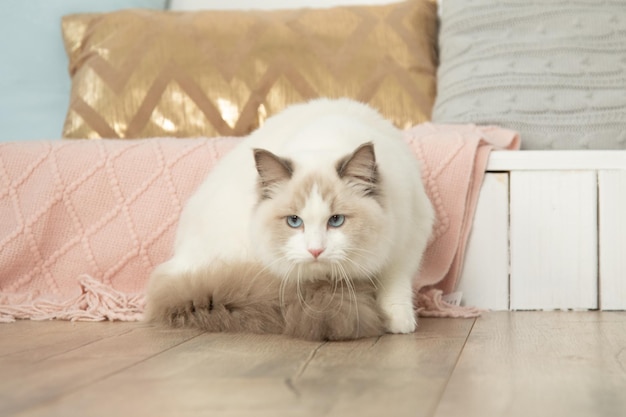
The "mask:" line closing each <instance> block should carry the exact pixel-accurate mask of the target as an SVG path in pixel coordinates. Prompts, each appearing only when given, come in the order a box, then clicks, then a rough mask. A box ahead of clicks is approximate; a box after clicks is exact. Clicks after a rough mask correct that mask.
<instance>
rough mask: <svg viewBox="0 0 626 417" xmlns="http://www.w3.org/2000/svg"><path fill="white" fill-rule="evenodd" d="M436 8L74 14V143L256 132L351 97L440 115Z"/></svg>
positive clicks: (400, 115)
mask: <svg viewBox="0 0 626 417" xmlns="http://www.w3.org/2000/svg"><path fill="white" fill-rule="evenodd" d="M436 33H437V12H436V4H435V3H434V2H432V1H430V0H409V1H406V2H402V3H395V4H388V5H380V6H352V7H335V8H330V9H297V10H273V11H261V10H258V11H217V10H215V11H196V12H168V11H151V10H122V11H118V12H113V13H105V14H78V15H70V16H66V17H64V18H63V36H64V40H65V47H66V50H67V52H68V55H69V59H70V74H71V76H72V92H71V100H70V107H69V110H68V113H67V118H66V121H65V126H64V130H63V136H64V137H66V138H144V137H154V136H178V137H190V136H216V135H226V136H230V135H235V136H236V135H245V134H247V133H249V132H251V131H252V130H254V129H256V128H257V127H259V126H260V125H261V124H262V123H263V121H264V120H265V119H266V118H267V117H269V116H271V115H272V114H274V113H276V112H278V111H280V110H282V109H283V108H285V107H286V106H288V105H289V104H292V103H295V102H300V101H304V100H308V99H312V98H315V97H320V96H325V97H351V98H354V99H357V100H360V101H363V102H366V103H369V104H371V105H372V106H373V107H375V108H378V109H379V110H380V111H381V112H382V113H383V114H384V115H385V116H386V117H388V118H389V119H391V120H393V121H394V122H395V123H396V125H397V126H399V127H402V128H406V127H409V126H411V125H413V124H416V123H419V122H422V121H425V120H429V119H430V114H431V109H432V106H433V102H434V96H435V72H436V64H437V63H436V59H437V57H436Z"/></svg>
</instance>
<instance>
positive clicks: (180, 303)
mask: <svg viewBox="0 0 626 417" xmlns="http://www.w3.org/2000/svg"><path fill="white" fill-rule="evenodd" d="M160 271H161V270H160V269H157V270H156V272H155V273H154V274H153V276H152V277H151V278H150V285H149V288H148V304H147V306H146V313H145V315H146V318H147V319H148V320H150V321H155V322H162V323H166V324H168V325H171V326H174V327H197V328H201V329H204V330H207V331H209V332H252V333H276V334H285V335H288V336H292V337H298V338H302V339H309V340H346V339H357V338H362V337H372V336H380V335H382V334H384V332H385V327H384V319H383V313H382V312H381V310H380V308H379V307H378V304H377V303H376V297H375V289H374V287H373V284H372V283H371V282H370V281H366V280H355V281H354V282H352V281H351V282H349V283H347V282H345V281H343V280H339V281H331V280H329V279H328V278H326V277H323V278H321V279H319V280H317V281H309V282H303V283H300V284H296V283H288V284H286V285H284V286H282V287H281V283H280V280H279V279H278V278H277V277H275V276H273V275H272V274H271V273H269V272H267V271H266V270H264V269H263V268H262V266H261V265H258V264H238V265H219V266H217V265H214V266H213V267H212V268H210V269H206V270H202V271H196V272H189V273H185V274H180V275H175V276H172V275H169V274H167V273H163V272H160Z"/></svg>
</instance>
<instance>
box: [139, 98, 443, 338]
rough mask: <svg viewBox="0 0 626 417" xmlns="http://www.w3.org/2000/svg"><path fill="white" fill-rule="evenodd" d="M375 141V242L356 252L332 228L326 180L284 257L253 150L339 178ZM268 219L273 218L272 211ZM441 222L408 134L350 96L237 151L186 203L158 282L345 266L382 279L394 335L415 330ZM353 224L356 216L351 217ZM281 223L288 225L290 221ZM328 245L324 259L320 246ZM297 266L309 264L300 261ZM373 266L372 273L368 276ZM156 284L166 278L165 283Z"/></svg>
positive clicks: (270, 125)
mask: <svg viewBox="0 0 626 417" xmlns="http://www.w3.org/2000/svg"><path fill="white" fill-rule="evenodd" d="M366 142H371V143H373V145H374V150H375V158H376V164H377V169H378V173H379V177H380V179H379V181H380V184H379V187H380V190H381V192H380V195H379V196H377V200H376V201H373V199H371V197H363V198H369V199H370V200H372V201H371V202H369V203H367V204H368V206H367V207H368V208H367V210H369V215H370V216H374V217H370V218H371V219H375V220H374V221H371V222H370V223H368V225H367V227H368V228H371V229H372V230H369V231H368V236H371V239H363V240H364V241H363V242H362V244H363V245H366V246H368V247H363V248H358V250H357V249H353V250H351V251H346V250H344V249H342V246H343V245H345V244H346V242H347V241H348V240H349V237H348V236H346V235H345V233H343V232H342V228H341V227H339V228H329V227H326V225H327V221H328V219H329V217H330V216H332V215H334V214H342V213H332V212H331V211H330V208H329V206H328V204H327V202H326V201H324V198H323V197H322V195H321V192H320V190H318V189H317V186H313V188H312V189H311V192H310V195H309V196H308V198H307V199H306V204H305V205H304V207H303V208H302V210H301V212H299V213H293V214H296V215H298V216H299V217H301V218H302V219H303V220H304V223H305V226H304V227H303V228H301V229H300V230H295V229H294V230H290V231H289V232H290V233H292V235H290V236H291V237H290V238H289V239H286V241H285V242H284V246H285V247H284V248H280V251H279V253H277V249H276V248H272V247H271V244H270V243H269V239H270V236H269V235H271V233H272V232H271V230H270V231H268V229H267V227H265V226H266V225H263V224H259V223H262V222H263V221H264V220H263V219H264V218H266V217H267V216H270V217H271V216H272V213H271V212H269V213H265V214H264V213H263V210H266V211H268V210H269V211H271V210H273V209H272V208H271V207H272V206H271V205H267V204H265V205H264V204H263V203H259V194H258V190H257V182H258V179H259V174H258V172H257V169H256V166H255V159H254V155H253V152H254V151H253V150H254V149H257V148H260V149H265V150H268V151H270V152H272V153H273V154H275V155H277V156H280V157H282V158H285V159H288V160H290V161H292V162H293V164H294V166H295V169H294V180H295V178H296V177H298V178H304V177H305V176H306V175H309V174H311V173H312V172H315V173H318V174H319V175H322V176H327V177H333V178H335V179H337V180H338V176H337V168H336V165H337V162H338V161H339V160H341V159H342V158H345V157H346V156H347V155H350V154H351V153H353V152H355V149H357V148H358V147H359V146H360V145H362V144H364V143H366ZM264 216H266V217H264ZM433 219H434V214H433V209H432V207H431V204H430V201H429V200H428V198H427V196H426V194H425V192H424V187H423V185H422V181H421V176H420V170H419V166H418V163H417V161H416V159H415V157H414V156H413V154H412V152H411V150H410V149H409V147H408V145H407V144H406V143H405V142H404V141H403V139H402V138H401V132H400V131H399V130H398V129H396V128H395V127H393V125H392V124H391V123H390V122H388V121H387V120H385V119H383V118H382V117H381V116H380V115H379V114H378V113H377V112H376V111H374V110H373V109H371V108H370V107H368V106H366V105H364V104H361V103H357V102H355V101H352V100H348V99H339V100H329V99H318V100H314V101H311V102H308V103H304V104H299V105H295V106H292V107H290V108H288V109H286V110H284V111H283V112H281V113H279V114H278V115H276V116H274V117H272V118H270V119H268V120H267V122H266V123H265V125H264V126H263V127H261V128H260V129H258V130H257V131H255V132H253V133H252V134H251V135H249V136H248V137H247V138H245V139H244V140H243V141H242V143H241V144H240V145H238V146H237V147H236V148H235V149H234V150H232V151H231V152H230V153H229V154H227V155H226V156H225V157H224V158H222V160H220V161H219V163H218V164H217V165H216V166H215V168H214V169H213V170H212V171H211V173H210V175H209V176H208V177H207V179H206V180H205V181H204V183H203V184H202V185H201V186H200V187H199V189H198V190H197V191H196V192H195V194H194V195H193V196H192V197H191V198H190V199H189V201H188V203H187V204H186V206H185V208H184V210H183V212H182V215H181V218H180V223H179V226H178V231H177V235H176V241H175V246H174V255H173V257H172V258H171V259H170V260H168V261H167V262H165V263H163V264H161V265H160V266H159V267H157V269H156V271H155V273H153V276H152V281H153V282H151V285H152V286H155V285H157V286H158V285H159V282H158V280H175V279H177V277H179V276H181V275H182V274H184V273H187V272H189V271H196V270H200V269H202V268H206V267H207V266H209V267H210V265H211V264H212V263H213V262H214V261H217V260H221V261H226V262H235V263H236V262H259V261H260V262H261V263H262V264H263V265H265V266H266V267H267V268H269V269H270V270H272V271H275V272H276V275H277V276H278V277H284V276H285V275H292V276H288V277H287V279H307V278H309V277H310V276H314V275H317V276H319V274H320V273H322V274H323V273H325V272H324V271H325V268H326V269H328V270H329V271H330V270H331V269H332V270H333V271H335V272H336V270H337V268H339V267H333V266H331V264H332V263H333V262H337V263H341V259H342V258H343V257H346V256H352V257H353V259H352V260H350V262H344V263H343V264H342V266H341V268H343V270H344V271H346V272H347V273H348V274H350V275H352V276H353V277H354V278H355V279H358V278H359V277H363V278H367V276H375V277H376V279H377V282H378V289H377V295H376V297H377V302H378V303H379V306H380V307H381V309H382V311H383V312H384V313H385V315H386V319H387V321H386V328H387V330H388V331H389V332H392V333H408V332H412V331H414V330H415V326H416V322H415V314H414V310H413V304H412V303H413V291H412V281H413V279H414V277H415V275H416V273H417V271H418V269H419V266H420V262H421V259H422V255H423V253H424V250H425V248H426V244H427V241H428V238H429V236H430V232H431V228H432V223H433ZM349 221H351V219H350V218H347V219H346V222H349ZM281 227H285V228H288V226H287V225H286V224H284V223H281ZM316 249H323V250H324V251H323V252H322V253H321V254H320V255H319V259H318V260H317V261H316V259H315V256H314V255H313V254H312V252H311V250H313V251H315V250H316ZM295 264H299V265H300V266H298V267H294V265H295ZM364 271H366V272H367V273H365V274H364V273H363V272H364ZM155 280H156V281H157V282H155Z"/></svg>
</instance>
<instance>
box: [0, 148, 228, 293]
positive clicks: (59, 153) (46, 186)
mask: <svg viewBox="0 0 626 417" xmlns="http://www.w3.org/2000/svg"><path fill="white" fill-rule="evenodd" d="M171 142H176V146H171ZM235 143H237V141H236V139H229V138H222V139H213V140H207V139H204V140H196V141H188V142H182V143H181V142H180V141H176V140H174V139H157V140H142V141H133V142H119V141H101V142H98V143H89V142H85V141H76V142H32V143H22V144H20V145H19V147H18V148H16V149H17V151H14V152H9V150H10V148H11V147H13V146H15V145H14V144H11V143H9V144H3V145H1V146H0V184H2V191H1V194H0V210H1V212H0V215H1V216H0V226H1V227H0V252H2V256H1V257H0V271H1V272H2V274H1V275H0V291H2V292H8V293H15V292H19V290H20V289H22V288H25V287H31V288H34V289H35V291H36V292H41V293H42V294H47V295H56V296H66V295H68V293H67V291H68V290H67V289H68V288H70V289H71V291H74V292H75V291H79V287H77V286H76V285H73V284H75V282H76V279H77V277H78V276H79V275H82V274H86V275H90V276H92V277H94V278H95V279H97V280H98V281H101V282H103V283H105V284H107V285H114V286H116V288H119V289H121V290H123V291H129V292H140V291H142V290H143V288H144V285H145V281H146V278H147V273H148V271H150V270H151V269H152V268H153V267H154V266H155V265H156V264H157V263H160V262H162V261H163V260H165V259H166V258H167V256H168V255H169V252H170V251H171V241H172V239H173V234H174V229H175V225H176V224H177V221H178V216H179V214H180V211H181V209H182V206H183V204H184V201H185V200H186V198H187V197H188V196H189V195H190V194H191V192H192V191H193V190H194V189H195V188H196V187H197V185H198V184H199V183H200V181H201V180H202V179H203V178H204V176H205V175H206V173H207V172H208V170H209V169H210V167H211V166H212V164H213V163H214V162H215V161H216V160H217V159H219V157H221V156H222V155H223V154H224V153H225V152H227V151H228V150H230V149H231V148H232V147H233V146H234V145H235ZM9 155H10V156H11V157H10V158H9V157H7V156H9ZM190 167H193V168H190ZM163 242H167V243H166V244H164V243H163ZM71 291H70V292H71Z"/></svg>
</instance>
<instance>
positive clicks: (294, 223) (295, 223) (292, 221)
mask: <svg viewBox="0 0 626 417" xmlns="http://www.w3.org/2000/svg"><path fill="white" fill-rule="evenodd" d="M302 223H303V222H302V219H301V218H300V217H298V216H287V224H288V225H289V227H293V228H294V229H297V228H298V227H300V226H302Z"/></svg>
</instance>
